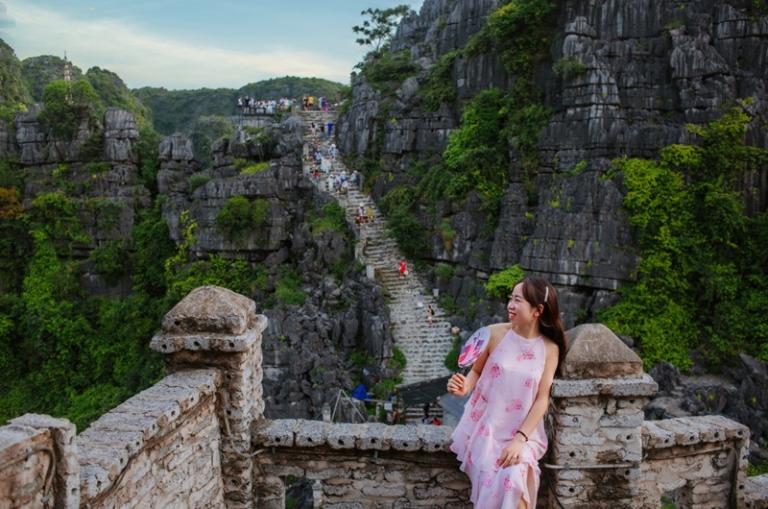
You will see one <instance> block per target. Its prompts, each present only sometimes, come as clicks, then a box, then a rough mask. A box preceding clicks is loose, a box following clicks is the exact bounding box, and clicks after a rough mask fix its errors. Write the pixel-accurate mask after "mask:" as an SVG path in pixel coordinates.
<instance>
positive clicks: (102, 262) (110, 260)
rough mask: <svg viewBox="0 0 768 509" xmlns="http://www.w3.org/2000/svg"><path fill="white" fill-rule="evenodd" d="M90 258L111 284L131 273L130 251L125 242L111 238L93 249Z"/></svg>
mask: <svg viewBox="0 0 768 509" xmlns="http://www.w3.org/2000/svg"><path fill="white" fill-rule="evenodd" d="M90 260H91V261H92V262H93V266H94V268H95V269H96V271H97V272H98V273H99V274H100V275H101V276H102V277H103V278H104V280H105V281H106V282H107V284H109V285H113V286H114V285H115V284H117V282H118V281H120V278H122V277H123V276H127V275H129V274H130V273H131V265H130V252H129V250H128V246H127V245H126V243H125V242H123V241H120V240H110V241H107V242H106V243H105V244H104V245H101V246H99V247H97V248H96V249H94V250H93V251H91V255H90Z"/></svg>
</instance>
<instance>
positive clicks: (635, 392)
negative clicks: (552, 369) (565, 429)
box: [552, 375, 658, 398]
mask: <svg viewBox="0 0 768 509" xmlns="http://www.w3.org/2000/svg"><path fill="white" fill-rule="evenodd" d="M657 390H658V385H657V384H656V382H654V381H653V378H651V377H650V376H648V375H644V376H643V377H642V378H638V379H616V380H614V379H610V378H595V379H587V380H564V379H555V381H554V383H553V384H552V396H553V397H555V398H573V397H579V396H593V395H598V394H600V395H610V396H614V397H633V396H634V397H641V396H652V395H654V394H656V391H657Z"/></svg>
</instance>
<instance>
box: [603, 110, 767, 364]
mask: <svg viewBox="0 0 768 509" xmlns="http://www.w3.org/2000/svg"><path fill="white" fill-rule="evenodd" d="M749 121H750V117H749V116H748V115H747V114H746V113H745V111H744V110H742V109H741V108H739V107H736V108H734V109H732V110H730V111H729V112H728V113H726V114H725V115H724V116H723V117H722V118H721V119H719V120H717V121H715V122H712V123H710V124H709V125H707V126H693V125H689V126H688V130H689V131H691V132H692V133H693V134H695V135H696V136H697V138H698V143H696V144H695V145H671V146H669V147H666V148H665V149H663V150H662V151H661V154H660V159H659V160H658V161H651V160H643V159H622V160H619V161H616V163H615V164H616V166H617V168H618V169H619V170H620V175H621V177H622V179H623V183H624V185H625V186H626V188H627V194H626V196H625V198H624V206H625V208H626V210H627V213H628V214H629V222H630V225H631V226H632V228H633V230H634V236H635V239H636V242H637V246H638V249H639V254H640V262H639V265H638V267H637V273H636V274H637V280H636V282H635V283H633V284H631V285H628V286H626V287H624V288H622V289H621V290H620V292H621V295H622V298H621V300H620V301H619V303H618V304H616V305H615V306H613V307H611V308H609V309H607V310H605V311H604V312H603V313H602V314H601V315H600V318H601V319H602V320H603V321H604V322H605V324H606V325H607V326H608V327H610V328H611V329H613V330H614V331H616V332H617V333H619V334H626V335H630V336H633V337H635V338H637V339H639V341H640V344H641V347H642V357H643V360H644V362H645V364H646V367H650V366H652V365H653V364H655V363H656V362H657V361H660V360H666V361H670V362H673V363H674V364H676V365H677V366H679V367H681V368H686V367H688V366H690V364H691V361H690V357H689V351H690V349H692V348H697V349H699V350H700V351H701V352H702V353H703V354H704V355H705V357H706V358H707V359H708V360H709V361H710V363H711V364H712V366H713V367H718V366H719V365H721V364H722V363H723V362H727V361H728V359H729V358H731V357H732V356H733V355H735V354H736V353H737V352H745V353H748V354H750V355H753V356H757V357H760V358H762V359H765V360H768V347H767V345H768V314H767V313H766V312H765V310H766V309H768V271H767V269H766V267H768V253H767V252H766V250H765V246H766V245H768V244H767V243H768V214H766V213H765V212H763V213H761V214H757V215H754V216H748V215H747V214H745V212H744V206H743V198H742V197H741V195H740V193H739V192H738V191H737V190H736V189H737V185H736V182H737V180H738V177H739V176H741V175H743V174H744V173H745V172H747V171H750V170H752V169H756V168H759V167H761V165H765V164H766V162H768V154H767V153H766V151H764V150H761V149H757V148H754V147H749V146H747V145H745V141H744V137H745V133H746V127H747V124H748V123H749Z"/></svg>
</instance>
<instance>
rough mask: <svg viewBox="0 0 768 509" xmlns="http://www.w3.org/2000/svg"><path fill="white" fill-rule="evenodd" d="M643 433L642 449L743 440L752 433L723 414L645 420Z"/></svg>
mask: <svg viewBox="0 0 768 509" xmlns="http://www.w3.org/2000/svg"><path fill="white" fill-rule="evenodd" d="M642 434H643V449H664V448H667V447H673V446H689V445H695V444H699V443H716V442H724V441H726V440H743V439H746V438H748V437H749V428H747V427H746V426H744V425H743V424H739V423H738V422H736V421H732V420H730V419H728V418H726V417H723V416H721V415H705V416H701V417H677V418H674V419H663V420H660V421H644V422H643V428H642Z"/></svg>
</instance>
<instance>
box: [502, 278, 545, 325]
mask: <svg viewBox="0 0 768 509" xmlns="http://www.w3.org/2000/svg"><path fill="white" fill-rule="evenodd" d="M540 314H541V313H540V312H539V310H538V309H537V308H535V307H533V306H532V305H531V303H530V302H528V301H527V300H525V297H524V296H523V283H518V284H517V285H515V288H514V289H513V290H512V293H511V294H510V295H509V302H508V303H507V317H508V318H509V321H510V322H512V323H515V324H518V325H529V324H531V323H533V322H534V321H536V320H538V319H539V315H540Z"/></svg>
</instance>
